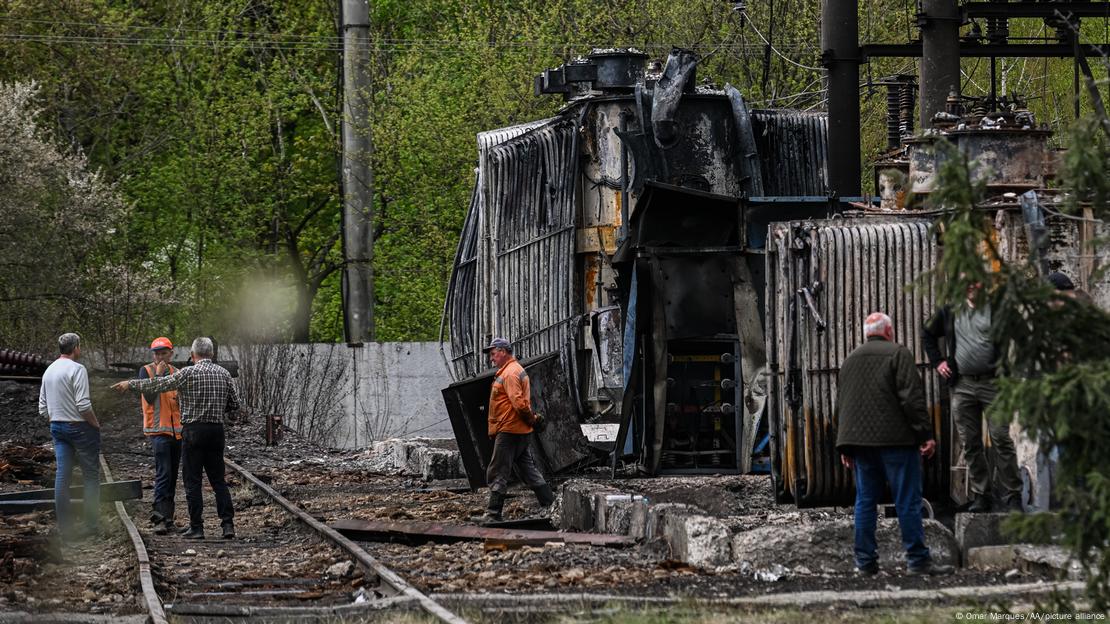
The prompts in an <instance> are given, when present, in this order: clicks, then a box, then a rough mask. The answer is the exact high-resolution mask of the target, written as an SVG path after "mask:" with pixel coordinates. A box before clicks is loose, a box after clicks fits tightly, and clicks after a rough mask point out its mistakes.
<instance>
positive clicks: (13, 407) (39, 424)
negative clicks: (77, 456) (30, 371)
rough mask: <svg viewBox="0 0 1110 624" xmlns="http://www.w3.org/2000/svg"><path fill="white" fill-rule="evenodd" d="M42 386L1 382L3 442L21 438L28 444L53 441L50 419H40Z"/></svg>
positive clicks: (1, 432) (1, 436)
mask: <svg viewBox="0 0 1110 624" xmlns="http://www.w3.org/2000/svg"><path fill="white" fill-rule="evenodd" d="M38 403H39V385H38V384H37V383H25V382H16V381H0V439H18V440H20V441H22V442H23V443H24V444H27V445H29V446H30V445H37V444H42V443H44V442H49V441H50V427H49V425H48V423H47V420H46V419H45V418H43V417H42V416H39V407H38Z"/></svg>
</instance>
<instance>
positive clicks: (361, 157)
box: [340, 0, 374, 343]
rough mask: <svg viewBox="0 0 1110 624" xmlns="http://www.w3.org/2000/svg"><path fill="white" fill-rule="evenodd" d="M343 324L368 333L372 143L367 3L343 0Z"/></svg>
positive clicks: (352, 338) (354, 333)
mask: <svg viewBox="0 0 1110 624" xmlns="http://www.w3.org/2000/svg"><path fill="white" fill-rule="evenodd" d="M341 10H342V14H341V17H340V20H341V23H342V29H343V119H342V124H343V260H344V262H345V265H344V269H343V329H344V334H345V335H346V339H347V342H348V343H361V342H369V341H371V340H373V339H374V270H373V266H372V265H371V263H370V260H371V259H372V258H373V256H374V239H373V232H372V229H371V226H372V224H373V221H374V206H373V199H374V171H373V168H372V166H371V156H372V155H373V153H374V152H373V148H374V146H373V143H372V142H371V138H370V86H371V81H370V5H369V1H368V0H343V4H342V7H341Z"/></svg>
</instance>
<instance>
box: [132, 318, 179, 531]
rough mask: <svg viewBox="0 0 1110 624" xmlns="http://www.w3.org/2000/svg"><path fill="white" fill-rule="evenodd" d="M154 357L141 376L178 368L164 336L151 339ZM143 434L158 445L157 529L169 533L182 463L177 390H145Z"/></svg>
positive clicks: (153, 518)
mask: <svg viewBox="0 0 1110 624" xmlns="http://www.w3.org/2000/svg"><path fill="white" fill-rule="evenodd" d="M150 351H151V353H153V355H154V361H153V362H151V363H150V364H147V365H145V366H143V367H142V368H141V369H139V376H138V377H139V379H148V378H149V379H153V378H155V377H165V376H167V375H172V374H174V373H175V372H177V369H176V368H174V367H173V365H172V364H170V359H171V358H172V357H173V343H172V342H170V339H169V338H166V337H164V336H160V337H158V338H155V339H154V342H152V343H150ZM142 408H143V434H144V435H146V436H147V439H149V440H150V444H151V447H153V449H154V511H153V512H151V514H150V521H151V523H153V524H154V532H155V533H156V534H158V535H165V534H166V533H168V532H169V531H170V530H172V529H173V528H174V524H173V515H174V495H175V494H176V492H177V473H178V468H179V467H180V465H181V408H180V407H179V406H178V404H177V391H176V390H171V391H168V392H159V393H154V392H144V393H142Z"/></svg>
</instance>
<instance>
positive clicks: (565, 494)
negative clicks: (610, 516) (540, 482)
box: [558, 479, 619, 531]
mask: <svg viewBox="0 0 1110 624" xmlns="http://www.w3.org/2000/svg"><path fill="white" fill-rule="evenodd" d="M598 493H610V494H617V493H619V492H617V491H616V490H613V489H612V488H607V487H605V486H604V485H601V484H599V483H598V482H596V481H584V480H573V479H572V480H570V481H567V482H566V483H564V484H563V486H562V488H560V490H559V514H558V522H559V529H560V530H563V531H593V530H594V527H595V526H596V524H597V515H596V514H597V512H596V495H597V494H598Z"/></svg>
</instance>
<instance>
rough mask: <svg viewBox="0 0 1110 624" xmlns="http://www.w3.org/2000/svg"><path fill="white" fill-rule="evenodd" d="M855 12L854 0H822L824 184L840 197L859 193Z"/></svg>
mask: <svg viewBox="0 0 1110 624" xmlns="http://www.w3.org/2000/svg"><path fill="white" fill-rule="evenodd" d="M858 14H859V9H858V7H857V6H856V2H855V0H852V1H851V2H848V1H846V0H822V4H821V63H822V64H823V65H824V66H825V73H826V75H827V80H828V88H829V146H828V155H829V159H828V175H829V180H828V186H829V190H830V191H831V192H834V193H836V194H837V195H839V196H840V197H856V196H858V195H860V194H861V192H860V189H861V186H860V176H861V171H862V170H861V165H860V158H859V150H860V123H859V63H860V49H859V15H858Z"/></svg>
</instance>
